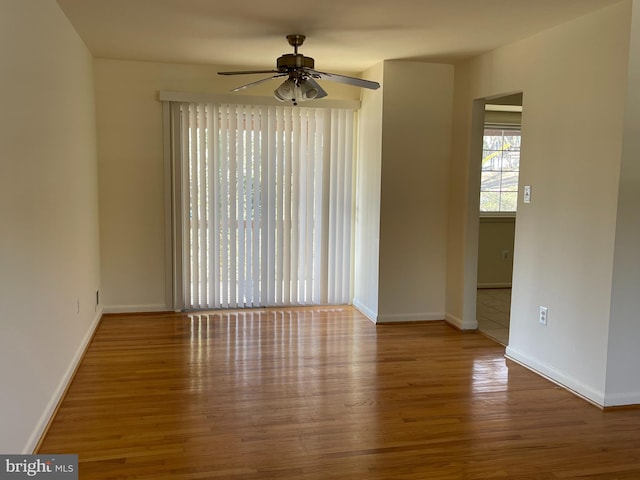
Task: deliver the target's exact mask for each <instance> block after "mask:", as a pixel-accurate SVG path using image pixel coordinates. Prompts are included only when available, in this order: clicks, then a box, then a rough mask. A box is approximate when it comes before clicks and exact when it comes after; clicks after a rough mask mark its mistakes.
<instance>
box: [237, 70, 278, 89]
mask: <svg viewBox="0 0 640 480" xmlns="http://www.w3.org/2000/svg"><path fill="white" fill-rule="evenodd" d="M286 75H287V74H286V73H282V74H280V75H274V76H273V77H267V78H263V79H261V80H256V81H255V82H251V83H247V84H246V85H242V86H241V87H236V88H234V89H233V90H231V91H232V92H239V91H240V90H244V89H245V88H249V87H254V86H255V85H259V84H261V83H263V82H267V81H269V80H273V79H274V78H278V77H285V76H286Z"/></svg>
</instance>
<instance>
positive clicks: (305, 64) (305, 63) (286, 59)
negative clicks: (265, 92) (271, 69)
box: [277, 53, 315, 71]
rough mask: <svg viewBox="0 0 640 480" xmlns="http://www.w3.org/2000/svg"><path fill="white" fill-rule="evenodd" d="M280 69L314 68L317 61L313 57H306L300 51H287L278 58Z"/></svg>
mask: <svg viewBox="0 0 640 480" xmlns="http://www.w3.org/2000/svg"><path fill="white" fill-rule="evenodd" d="M277 65H278V70H279V71H289V70H294V69H298V68H313V67H314V65H315V62H314V60H313V58H311V57H305V56H304V55H302V54H300V53H286V54H284V55H282V56H281V57H279V58H278V62H277Z"/></svg>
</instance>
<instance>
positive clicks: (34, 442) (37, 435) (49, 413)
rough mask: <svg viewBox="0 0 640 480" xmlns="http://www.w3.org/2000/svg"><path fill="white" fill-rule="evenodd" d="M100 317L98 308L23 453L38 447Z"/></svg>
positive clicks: (35, 449)
mask: <svg viewBox="0 0 640 480" xmlns="http://www.w3.org/2000/svg"><path fill="white" fill-rule="evenodd" d="M100 318H102V310H101V309H100V308H98V310H97V311H96V315H95V317H94V318H93V320H92V321H91V325H89V328H88V330H87V332H86V333H85V335H84V338H83V339H82V342H80V345H79V346H78V348H77V350H76V353H75V355H74V356H73V358H72V359H71V363H70V364H69V366H68V367H67V370H66V371H65V373H64V375H63V376H62V378H61V379H60V382H59V383H58V387H57V388H56V390H55V392H54V393H53V395H52V396H51V399H50V400H49V403H47V406H46V408H45V410H44V412H43V413H42V415H41V416H40V419H39V420H38V423H37V424H36V428H35V429H34V430H33V433H31V436H30V437H29V439H28V440H27V444H26V445H25V447H24V449H23V450H22V453H23V454H31V453H35V452H37V450H38V448H39V447H40V442H41V441H42V439H43V438H44V435H45V434H46V432H47V430H48V428H49V425H50V424H51V420H52V419H53V417H54V415H55V413H56V412H57V410H58V406H59V405H60V402H61V401H62V399H63V398H64V395H65V394H66V393H67V389H68V388H69V385H70V384H71V380H73V377H74V376H75V374H76V371H77V369H78V366H79V365H80V362H81V361H82V358H83V357H84V354H85V352H86V350H87V348H88V347H89V344H90V343H91V339H92V338H93V335H94V333H95V331H96V329H97V328H98V324H99V323H100Z"/></svg>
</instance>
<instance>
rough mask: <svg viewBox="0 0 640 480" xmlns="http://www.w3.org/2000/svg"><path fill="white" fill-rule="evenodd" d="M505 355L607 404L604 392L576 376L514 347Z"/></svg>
mask: <svg viewBox="0 0 640 480" xmlns="http://www.w3.org/2000/svg"><path fill="white" fill-rule="evenodd" d="M505 357H506V358H507V359H509V360H511V361H513V362H516V363H517V364H519V365H521V366H523V367H524V368H526V369H527V370H531V371H532V372H533V373H536V374H538V375H540V376H541V377H544V378H546V379H547V380H549V381H550V382H553V383H555V384H556V385H558V386H560V387H562V388H564V389H565V390H568V391H570V392H571V393H573V394H574V395H577V396H578V397H580V398H582V399H584V400H586V401H587V402H589V403H592V404H593V405H595V406H597V407H599V408H603V407H604V406H605V405H606V404H605V395H604V392H601V391H598V390H595V389H594V388H591V387H590V386H588V385H585V384H584V383H582V382H580V381H579V380H576V379H575V378H572V377H570V376H568V375H565V374H564V373H562V372H560V371H558V370H556V369H555V368H553V367H550V366H549V365H545V364H543V363H540V362H538V361H537V360H536V359H534V358H531V357H529V356H528V355H525V354H523V353H522V352H520V351H518V350H516V349H514V348H513V347H510V346H507V348H506V350H505ZM635 403H638V402H635Z"/></svg>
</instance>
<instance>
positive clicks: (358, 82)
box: [305, 68, 380, 90]
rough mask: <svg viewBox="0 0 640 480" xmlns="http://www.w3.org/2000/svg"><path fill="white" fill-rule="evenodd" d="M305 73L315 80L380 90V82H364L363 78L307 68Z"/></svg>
mask: <svg viewBox="0 0 640 480" xmlns="http://www.w3.org/2000/svg"><path fill="white" fill-rule="evenodd" d="M305 72H307V73H308V74H309V75H311V76H312V77H314V78H321V79H323V80H331V81H333V82H340V83H346V84H347V85H353V86H354V87H362V88H370V89H371V90H376V89H378V88H380V84H379V83H378V82H372V81H371V80H363V79H361V78H355V77H347V76H346V75H338V74H337V73H327V72H319V71H318V70H312V69H310V68H305Z"/></svg>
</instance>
